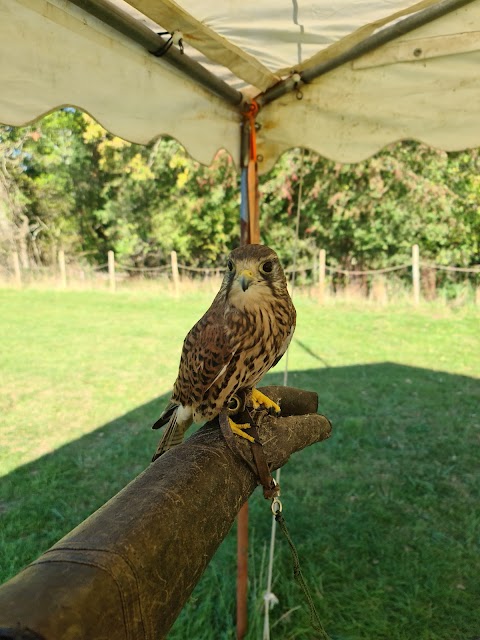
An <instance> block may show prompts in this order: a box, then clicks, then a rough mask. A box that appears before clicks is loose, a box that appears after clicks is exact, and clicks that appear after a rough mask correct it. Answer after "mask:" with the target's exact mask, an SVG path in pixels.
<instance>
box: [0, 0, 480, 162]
mask: <svg viewBox="0 0 480 640" xmlns="http://www.w3.org/2000/svg"><path fill="white" fill-rule="evenodd" d="M419 25H420V26H419ZM159 32H169V33H175V38H174V40H173V41H174V44H172V43H170V44H172V46H171V47H170V48H169V45H168V44H166V43H168V40H169V35H163V36H160V35H157V34H158V33H159ZM180 38H181V39H182V44H183V45H184V55H182V54H181V53H180V52H179V45H178V44H177V42H178V40H179V39H180ZM165 49H168V51H166V53H165V55H162V56H160V57H155V56H154V55H152V53H151V52H152V51H156V52H157V54H159V53H162V50H165ZM0 56H1V64H0V122H3V123H5V124H11V125H21V124H25V123H27V122H29V121H32V120H34V119H36V118H38V117H39V116H41V115H42V114H44V113H46V112H48V111H51V110H53V109H55V108H57V107H60V106H62V105H74V106H77V107H80V108H82V109H84V110H86V111H88V112H89V113H90V114H91V115H92V116H93V117H95V118H96V119H97V120H98V121H99V122H101V123H102V124H103V125H104V126H105V127H106V128H107V129H109V130H110V131H112V132H113V133H115V134H116V135H119V136H122V137H123V138H126V139H127V140H130V141H133V142H138V143H146V142H148V141H150V140H152V139H153V138H155V137H157V136H159V135H162V134H168V135H170V136H173V137H175V138H176V139H177V140H178V141H179V142H180V143H181V144H182V145H184V146H185V148H186V149H187V150H188V152H189V153H190V154H191V155H192V156H193V157H194V158H196V159H197V160H199V161H200V162H203V163H207V164H208V163H210V161H211V160H212V157H213V155H214V154H215V153H216V151H217V150H218V149H220V148H224V149H226V150H227V151H228V152H229V153H230V154H231V155H232V157H233V158H234V159H235V160H236V161H238V159H239V157H240V135H239V123H240V121H241V114H242V111H243V110H244V109H245V104H246V103H248V101H249V100H250V99H251V98H254V97H257V101H258V103H259V105H260V107H261V108H260V111H259V114H258V117H257V122H258V123H259V124H260V125H261V129H260V130H259V133H258V140H257V142H258V153H259V156H260V157H261V159H262V162H261V163H260V166H259V168H260V170H261V171H265V170H267V169H268V168H269V167H271V166H272V164H273V163H274V162H275V160H276V159H277V158H278V156H279V155H280V154H281V153H282V152H284V151H285V150H286V149H288V148H290V147H293V146H305V147H308V148H310V149H312V150H314V151H316V152H318V153H319V154H321V155H323V156H326V157H328V158H331V159H334V160H336V161H339V162H355V161H359V160H362V159H364V158H366V157H368V156H369V155H371V154H373V153H375V152H376V151H378V150H379V149H380V148H382V147H383V146H384V145H386V144H388V143H390V142H393V141H396V140H400V139H417V140H421V141H423V142H425V143H427V144H429V145H432V146H435V147H439V148H442V149H445V150H459V149H462V148H467V147H474V146H480V109H479V107H480V73H479V69H480V0H473V1H468V0H467V1H466V0H442V1H441V2H438V1H437V2H434V1H433V0H423V1H421V2H418V3H415V4H412V2H411V0H330V1H329V2H326V0H317V1H315V0H305V1H301V0H289V1H288V2H278V0H262V1H261V2H253V0H242V2H237V3H234V2H225V3H221V2H217V1H216V0H197V1H195V2H194V1H193V0H183V1H182V2H181V3H180V4H177V3H175V2H172V1H171V0H129V2H128V4H127V3H126V2H124V1H123V0H73V1H68V0H0ZM212 87H213V90H212ZM300 98H301V99H300Z"/></svg>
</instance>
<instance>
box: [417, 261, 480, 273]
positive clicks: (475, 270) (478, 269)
mask: <svg viewBox="0 0 480 640" xmlns="http://www.w3.org/2000/svg"><path fill="white" fill-rule="evenodd" d="M420 266H421V267H424V268H427V269H438V270H439V271H460V272H462V273H480V264H477V265H475V264H474V265H473V266H472V267H444V266H443V265H440V264H424V263H421V264H420Z"/></svg>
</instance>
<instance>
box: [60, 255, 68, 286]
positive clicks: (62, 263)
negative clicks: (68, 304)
mask: <svg viewBox="0 0 480 640" xmlns="http://www.w3.org/2000/svg"><path fill="white" fill-rule="evenodd" d="M58 267H59V269H60V285H61V287H62V289H66V288H67V271H66V269H65V252H64V250H63V249H60V250H59V252H58Z"/></svg>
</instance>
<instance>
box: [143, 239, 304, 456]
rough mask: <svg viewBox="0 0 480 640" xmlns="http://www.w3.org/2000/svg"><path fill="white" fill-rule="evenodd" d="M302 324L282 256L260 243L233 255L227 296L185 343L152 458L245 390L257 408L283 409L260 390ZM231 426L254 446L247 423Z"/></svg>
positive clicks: (218, 297)
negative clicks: (289, 288)
mask: <svg viewBox="0 0 480 640" xmlns="http://www.w3.org/2000/svg"><path fill="white" fill-rule="evenodd" d="M295 319H296V312H295V307H294V306H293V303H292V300H291V298H290V296H289V293H288V290H287V282H286V279H285V275H284V273H283V269H282V267H281V265H280V262H279V260H278V257H277V254H276V253H275V251H273V250H272V249H270V248H269V247H266V246H264V245H261V244H252V245H246V246H243V247H240V248H238V249H235V250H234V251H232V253H231V254H230V256H229V258H228V261H227V270H226V272H225V275H224V278H223V281H222V285H221V287H220V291H219V292H218V293H217V295H216V296H215V299H214V301H213V302H212V305H211V306H210V308H209V309H208V311H207V312H206V313H205V315H204V316H203V317H202V318H201V319H200V320H199V321H198V322H197V324H196V325H195V326H194V327H193V328H192V329H191V330H190V331H189V333H188V334H187V337H186V338H185V341H184V343H183V351H182V355H181V359H180V368H179V371H178V377H177V380H176V382H175V384H174V387H173V393H172V397H171V401H170V403H169V404H168V406H167V407H166V408H165V410H164V412H163V413H162V415H161V416H160V418H159V419H158V420H157V422H156V423H155V425H154V426H153V428H154V429H158V428H159V427H162V426H163V425H165V424H166V425H167V427H166V429H165V433H164V434H163V437H162V439H161V441H160V443H159V445H158V448H157V451H156V453H155V455H154V457H153V459H154V460H155V459H156V458H158V457H159V456H160V455H162V453H164V452H165V451H167V450H168V449H170V448H171V447H173V446H175V445H177V444H180V443H181V442H182V440H183V435H184V433H185V431H186V430H187V429H188V427H189V426H190V425H191V424H192V422H203V421H208V420H212V419H213V418H215V417H216V416H218V415H219V413H221V411H222V410H224V409H226V408H227V407H228V404H229V400H230V399H231V398H232V396H233V395H234V394H235V393H236V392H237V391H239V390H246V391H248V392H249V391H250V390H251V391H252V403H253V405H254V407H258V406H260V405H264V406H266V407H267V408H269V409H270V408H273V409H274V410H275V411H276V412H280V408H279V407H278V405H276V404H275V403H274V402H273V401H272V400H270V399H269V398H267V397H266V396H264V395H263V394H262V393H260V392H259V391H257V390H256V389H255V385H256V384H257V383H258V382H259V380H260V379H261V378H262V376H263V375H264V374H265V373H266V372H267V371H268V370H269V369H270V368H271V367H273V366H274V365H275V364H276V363H277V362H278V361H279V360H280V358H281V357H282V356H283V354H284V353H285V351H286V350H287V347H288V345H289V343H290V340H291V339H292V335H293V332H294V330H295ZM230 426H231V428H232V431H233V432H234V433H236V434H237V435H239V436H242V437H244V438H247V439H248V440H251V441H253V438H252V437H251V436H250V435H248V434H247V433H246V432H245V430H244V428H247V425H237V424H235V423H234V422H233V421H232V420H230Z"/></svg>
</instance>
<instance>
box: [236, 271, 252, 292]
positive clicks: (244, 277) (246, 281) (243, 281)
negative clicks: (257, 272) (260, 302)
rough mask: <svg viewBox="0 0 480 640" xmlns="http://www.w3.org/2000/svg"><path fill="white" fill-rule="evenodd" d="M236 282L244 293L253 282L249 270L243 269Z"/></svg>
mask: <svg viewBox="0 0 480 640" xmlns="http://www.w3.org/2000/svg"><path fill="white" fill-rule="evenodd" d="M238 280H239V282H240V286H241V287H242V289H243V291H246V290H247V289H248V287H249V286H250V285H251V284H252V282H253V273H252V272H251V271H250V270H249V269H245V270H244V271H242V272H241V273H240V275H239V276H238Z"/></svg>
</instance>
